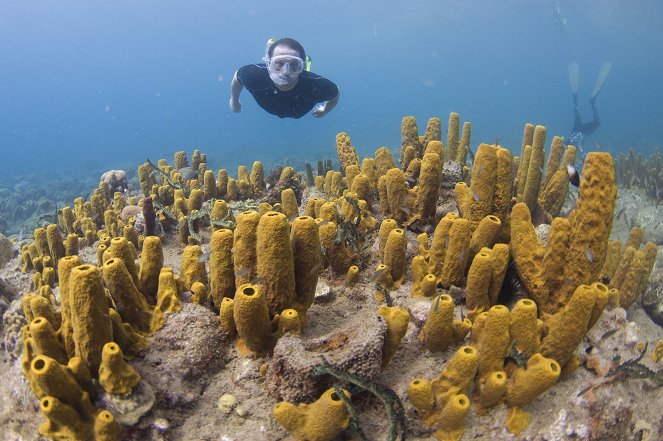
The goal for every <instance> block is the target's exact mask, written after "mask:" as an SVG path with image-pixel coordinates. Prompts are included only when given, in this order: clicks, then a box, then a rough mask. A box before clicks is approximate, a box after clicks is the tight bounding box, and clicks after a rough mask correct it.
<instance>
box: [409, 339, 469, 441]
mask: <svg viewBox="0 0 663 441" xmlns="http://www.w3.org/2000/svg"><path fill="white" fill-rule="evenodd" d="M477 365H478V354H477V350H476V349H474V348H473V347H471V346H462V347H461V348H459V349H458V351H456V353H455V354H454V356H453V357H452V358H451V360H449V362H448V363H447V366H446V367H445V368H444V370H443V371H442V373H440V375H438V377H437V378H435V379H434V380H433V381H430V382H428V381H426V380H424V379H421V378H417V379H415V380H413V381H412V382H410V384H409V386H408V397H409V399H410V402H411V403H412V405H413V406H415V407H416V408H417V409H418V410H419V411H420V412H422V413H423V418H424V423H425V424H426V425H427V426H428V427H433V428H435V429H436V430H437V432H436V436H437V437H440V438H439V439H458V437H459V436H460V435H461V434H462V427H463V426H464V421H465V416H466V415H467V409H469V399H468V398H467V397H466V396H465V395H464V394H465V393H466V392H467V390H468V389H469V387H470V385H471V384H472V380H473V379H474V376H475V375H476V372H477ZM460 397H462V398H463V402H460V400H459V398H460ZM449 406H450V407H449Z"/></svg>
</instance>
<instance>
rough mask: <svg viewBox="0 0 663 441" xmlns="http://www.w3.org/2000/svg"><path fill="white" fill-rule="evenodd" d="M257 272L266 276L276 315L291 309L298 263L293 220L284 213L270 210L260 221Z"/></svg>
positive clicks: (270, 298)
mask: <svg viewBox="0 0 663 441" xmlns="http://www.w3.org/2000/svg"><path fill="white" fill-rule="evenodd" d="M257 234H258V243H257V246H256V262H257V269H258V271H257V275H258V277H260V278H262V279H263V285H264V287H265V298H266V300H267V304H268V305H269V312H270V314H271V315H272V316H274V315H276V314H279V313H280V312H281V311H283V310H284V309H288V308H291V307H292V305H293V303H294V301H295V298H296V292H295V264H294V261H293V258H292V247H291V244H290V223H289V222H288V219H287V218H286V217H285V215H284V214H283V213H277V212H276V211H269V212H267V213H265V214H264V215H262V216H261V217H260V221H259V222H258V231H257Z"/></svg>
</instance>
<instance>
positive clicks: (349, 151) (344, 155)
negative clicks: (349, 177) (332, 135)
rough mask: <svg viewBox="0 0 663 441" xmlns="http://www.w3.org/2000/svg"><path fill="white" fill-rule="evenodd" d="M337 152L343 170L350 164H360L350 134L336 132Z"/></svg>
mask: <svg viewBox="0 0 663 441" xmlns="http://www.w3.org/2000/svg"><path fill="white" fill-rule="evenodd" d="M336 153H337V154H338V161H339V162H340V164H341V168H342V169H343V171H345V169H346V168H347V167H348V166H350V165H356V166H359V157H358V156H357V153H356V152H355V148H354V147H353V146H352V141H351V140H350V136H348V134H347V133H345V132H340V133H338V134H336Z"/></svg>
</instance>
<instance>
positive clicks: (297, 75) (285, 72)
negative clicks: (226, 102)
mask: <svg viewBox="0 0 663 441" xmlns="http://www.w3.org/2000/svg"><path fill="white" fill-rule="evenodd" d="M263 60H264V61H265V63H264V64H263V63H261V64H249V65H246V66H243V67H241V68H239V69H238V70H237V72H235V75H234V76H233V80H232V84H231V86H230V109H231V110H232V111H233V112H240V111H241V110H242V105H241V103H240V102H239V95H240V93H241V91H242V89H243V88H244V87H246V89H247V90H248V91H249V92H250V93H251V95H253V98H254V99H255V101H256V103H258V105H259V106H260V107H262V108H263V109H264V110H266V111H267V112H269V113H271V114H273V115H276V116H278V117H280V118H301V117H302V116H304V115H306V114H307V113H309V112H310V111H311V110H313V112H312V113H313V116H314V117H316V118H320V117H322V116H324V115H326V114H327V113H329V112H330V111H331V110H332V109H333V108H334V107H335V106H336V104H337V103H338V98H339V91H338V87H337V86H336V84H334V83H332V82H331V81H329V80H328V79H326V78H324V77H322V76H320V75H316V74H314V73H312V72H309V68H310V58H309V57H307V56H306V52H305V51H304V48H303V47H302V45H301V44H299V42H297V41H296V40H293V39H292V38H281V39H280V40H276V41H273V40H271V39H270V40H269V41H268V42H267V51H266V54H265V57H264V58H263Z"/></svg>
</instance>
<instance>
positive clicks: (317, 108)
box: [313, 103, 327, 118]
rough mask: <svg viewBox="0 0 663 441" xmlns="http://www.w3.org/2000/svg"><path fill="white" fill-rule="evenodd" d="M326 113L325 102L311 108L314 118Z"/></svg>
mask: <svg viewBox="0 0 663 441" xmlns="http://www.w3.org/2000/svg"><path fill="white" fill-rule="evenodd" d="M326 114H327V103H320V104H317V105H316V106H315V107H314V108H313V116H314V117H316V118H322V117H323V116H325V115H326Z"/></svg>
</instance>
